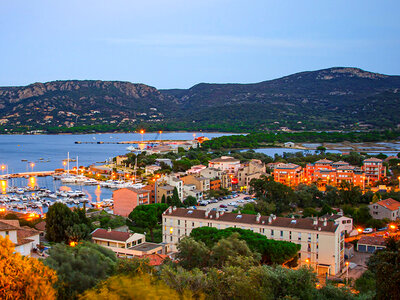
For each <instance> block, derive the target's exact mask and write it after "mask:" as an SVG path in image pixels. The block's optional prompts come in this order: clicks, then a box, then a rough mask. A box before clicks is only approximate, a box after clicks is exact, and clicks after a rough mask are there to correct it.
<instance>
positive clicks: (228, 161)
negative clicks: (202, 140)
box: [208, 156, 241, 175]
mask: <svg viewBox="0 0 400 300" xmlns="http://www.w3.org/2000/svg"><path fill="white" fill-rule="evenodd" d="M240 166H241V165H240V160H239V159H236V158H233V157H231V156H221V157H219V158H214V159H212V160H210V161H209V162H208V167H209V168H215V169H218V170H221V171H225V172H226V173H228V174H229V175H236V174H237V171H238V170H239V168H240Z"/></svg>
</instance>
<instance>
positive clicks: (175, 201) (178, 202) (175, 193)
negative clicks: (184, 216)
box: [171, 187, 183, 207]
mask: <svg viewBox="0 0 400 300" xmlns="http://www.w3.org/2000/svg"><path fill="white" fill-rule="evenodd" d="M171 205H172V206H176V207H181V206H183V204H182V201H181V199H179V194H178V189H177V188H176V187H175V188H174V191H173V193H172V199H171Z"/></svg>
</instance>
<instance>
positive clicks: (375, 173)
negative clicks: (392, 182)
mask: <svg viewBox="0 0 400 300" xmlns="http://www.w3.org/2000/svg"><path fill="white" fill-rule="evenodd" d="M268 167H270V168H272V169H273V175H274V180H275V181H277V182H280V183H283V184H286V185H288V186H297V185H299V184H310V183H317V185H318V186H320V187H321V186H326V185H333V186H338V185H340V184H341V183H342V182H347V183H349V184H353V185H355V186H359V187H360V188H362V189H365V186H366V185H371V184H374V183H375V182H377V181H379V180H381V179H382V178H384V177H385V176H386V169H385V167H384V166H383V162H382V160H380V159H377V158H368V159H365V160H364V161H363V165H362V167H355V166H351V165H350V164H349V163H347V162H344V161H338V162H333V161H331V160H328V159H320V160H318V161H316V162H315V163H310V164H307V165H306V167H305V168H302V167H301V166H299V165H296V164H292V163H289V164H283V163H271V164H268Z"/></svg>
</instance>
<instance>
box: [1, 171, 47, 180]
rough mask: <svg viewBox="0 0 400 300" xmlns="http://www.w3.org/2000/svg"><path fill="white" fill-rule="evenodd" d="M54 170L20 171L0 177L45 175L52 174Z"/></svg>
mask: <svg viewBox="0 0 400 300" xmlns="http://www.w3.org/2000/svg"><path fill="white" fill-rule="evenodd" d="M54 174H55V171H36V172H22V173H13V174H4V175H0V179H7V178H19V177H33V176H34V177H45V176H51V175H54Z"/></svg>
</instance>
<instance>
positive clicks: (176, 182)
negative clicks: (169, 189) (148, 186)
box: [157, 174, 183, 201]
mask: <svg viewBox="0 0 400 300" xmlns="http://www.w3.org/2000/svg"><path fill="white" fill-rule="evenodd" d="M165 184H168V185H170V186H173V187H176V189H177V190H178V196H179V199H180V200H181V201H183V181H182V180H181V179H180V178H178V177H177V176H175V174H170V175H166V176H163V177H161V178H160V179H158V180H157V185H165ZM171 196H172V195H171ZM157 199H158V197H157Z"/></svg>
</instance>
